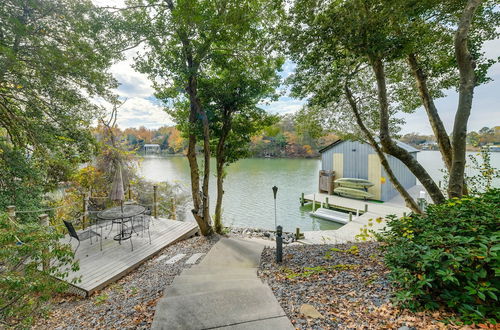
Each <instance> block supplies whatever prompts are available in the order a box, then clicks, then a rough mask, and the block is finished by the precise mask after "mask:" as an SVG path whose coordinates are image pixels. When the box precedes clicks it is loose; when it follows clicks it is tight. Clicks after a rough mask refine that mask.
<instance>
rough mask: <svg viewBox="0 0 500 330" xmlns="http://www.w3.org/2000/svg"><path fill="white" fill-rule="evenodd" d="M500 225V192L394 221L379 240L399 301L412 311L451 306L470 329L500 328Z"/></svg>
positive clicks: (429, 209)
mask: <svg viewBox="0 0 500 330" xmlns="http://www.w3.org/2000/svg"><path fill="white" fill-rule="evenodd" d="M499 224H500V189H492V190H489V191H488V192H486V193H484V194H483V195H480V196H477V197H465V198H462V199H451V200H448V201H447V202H446V203H444V204H440V205H430V206H429V207H428V209H427V214H425V215H413V216H412V217H403V218H400V219H397V218H395V217H392V218H391V219H390V220H389V221H388V228H385V229H384V231H382V232H381V233H380V234H377V238H378V239H379V240H381V241H383V242H385V243H386V244H385V245H384V250H385V261H386V264H387V266H388V267H389V269H390V270H391V274H390V278H391V280H392V281H393V284H394V285H395V287H396V288H397V291H396V294H395V299H396V300H397V301H398V302H399V303H401V304H402V305H403V306H404V307H409V308H411V309H418V308H422V307H424V308H427V309H434V308H438V307H439V306H446V307H448V308H450V309H452V310H454V311H456V312H458V313H459V314H460V317H461V319H462V320H463V321H466V322H468V323H472V322H480V321H481V322H491V323H494V324H495V323H496V322H498V319H499V315H500V308H499V307H500V306H499V303H498V296H499V288H500V281H499V277H498V276H499V275H500V260H499V258H500V257H499V250H500V245H499V241H500V231H499Z"/></svg>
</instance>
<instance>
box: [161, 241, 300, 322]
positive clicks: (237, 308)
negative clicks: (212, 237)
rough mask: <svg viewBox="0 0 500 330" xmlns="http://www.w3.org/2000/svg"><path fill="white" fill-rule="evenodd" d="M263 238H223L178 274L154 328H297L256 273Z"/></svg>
mask: <svg viewBox="0 0 500 330" xmlns="http://www.w3.org/2000/svg"><path fill="white" fill-rule="evenodd" d="M263 248H264V245H263V244H260V243H257V242H250V241H246V240H240V239H232V238H231V239H229V238H221V240H220V241H219V242H217V244H215V245H214V246H213V248H212V249H211V250H210V252H209V253H208V254H207V255H206V257H205V258H204V259H203V260H202V262H201V263H200V264H198V265H195V266H193V267H191V268H189V269H186V270H184V271H183V272H182V273H181V275H179V276H178V277H176V278H175V279H174V281H173V283H172V285H171V286H169V287H168V288H167V289H166V290H165V292H164V297H163V298H162V299H161V300H160V301H159V302H158V304H157V306H156V313H155V317H154V321H153V324H152V329H238V330H240V329H262V330H266V329H269V330H271V329H276V330H280V329H294V328H293V326H292V324H291V323H290V321H289V320H288V318H287V317H286V315H285V312H284V311H283V309H282V308H281V306H280V304H279V303H278V301H277V300H276V298H275V296H274V294H273V293H272V291H271V289H270V288H269V287H268V286H267V285H266V284H264V283H263V282H262V281H261V280H260V279H259V278H258V277H257V267H258V266H259V262H260V256H261V253H262V250H263Z"/></svg>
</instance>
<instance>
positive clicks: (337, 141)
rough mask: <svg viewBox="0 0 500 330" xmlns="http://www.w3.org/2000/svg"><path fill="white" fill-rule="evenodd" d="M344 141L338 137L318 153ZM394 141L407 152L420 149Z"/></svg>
mask: <svg viewBox="0 0 500 330" xmlns="http://www.w3.org/2000/svg"><path fill="white" fill-rule="evenodd" d="M345 141H346V140H342V139H338V140H336V141H334V142H333V143H331V144H329V145H327V146H326V147H324V148H323V149H321V150H320V151H319V153H323V152H325V151H327V150H329V149H331V148H333V147H335V146H336V145H338V144H341V143H342V142H345ZM394 141H396V144H397V145H398V147H400V148H403V149H405V150H406V151H408V152H409V153H413V152H419V151H420V150H418V149H417V148H414V147H412V146H411V145H409V144H406V143H404V142H401V141H399V140H394ZM360 143H365V142H361V141H360Z"/></svg>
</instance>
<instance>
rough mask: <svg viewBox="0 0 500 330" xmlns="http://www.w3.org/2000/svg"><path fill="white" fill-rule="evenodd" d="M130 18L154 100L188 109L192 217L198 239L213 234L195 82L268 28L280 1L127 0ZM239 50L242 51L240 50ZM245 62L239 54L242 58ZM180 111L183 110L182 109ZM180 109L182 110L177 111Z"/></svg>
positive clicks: (206, 132)
mask: <svg viewBox="0 0 500 330" xmlns="http://www.w3.org/2000/svg"><path fill="white" fill-rule="evenodd" d="M129 5H130V8H131V9H135V10H132V11H130V16H131V20H132V21H133V22H134V23H133V24H135V25H136V26H138V27H139V28H140V29H141V32H142V34H143V36H144V38H145V40H146V42H147V45H148V47H149V49H148V50H147V51H146V53H145V54H144V55H143V56H141V57H140V59H139V61H138V68H139V69H140V70H141V71H142V72H145V73H148V74H149V75H150V77H151V78H152V79H153V80H154V81H155V84H154V87H155V89H156V91H157V93H156V96H157V97H158V98H160V99H161V100H163V101H165V103H166V104H170V105H171V104H172V102H176V103H177V104H183V103H186V104H187V105H188V108H189V112H188V119H189V125H188V126H187V129H188V141H189V142H188V151H187V158H188V161H189V166H190V172H191V194H192V197H193V210H192V213H193V215H194V217H195V219H196V221H197V223H198V225H199V227H200V230H201V232H202V234H203V235H208V234H210V233H211V232H212V226H211V219H210V209H209V190H208V187H209V178H210V154H211V150H210V124H209V118H208V116H207V111H206V109H205V107H204V106H203V104H202V102H201V99H200V93H199V84H200V79H202V78H203V77H204V76H206V75H208V74H209V72H210V71H211V70H212V71H213V70H215V68H217V67H218V66H220V65H224V62H225V61H226V60H228V59H233V58H239V57H240V55H241V52H243V53H245V52H247V51H248V49H246V48H245V46H246V44H241V42H240V41H241V40H243V39H244V37H245V36H250V37H251V35H252V33H254V31H258V30H259V29H263V28H265V27H266V28H267V26H266V24H267V25H272V24H273V22H274V21H275V19H274V18H273V17H274V16H275V15H276V11H277V10H279V9H280V8H281V3H280V2H279V1H278V2H277V1H270V0H251V1H245V2H241V1H236V0H216V1H213V0H211V1H209V0H176V1H175V0H166V1H158V0H148V1H144V0H132V1H130V3H129ZM240 46H243V47H240ZM242 58H243V59H244V56H243V57H242ZM181 108H182V107H181ZM181 111H182V110H181ZM198 127H201V129H202V137H203V139H202V141H203V157H204V162H203V180H202V187H201V190H200V169H199V167H198V163H197V160H196V144H197V142H198V140H199V139H198V134H197V129H198Z"/></svg>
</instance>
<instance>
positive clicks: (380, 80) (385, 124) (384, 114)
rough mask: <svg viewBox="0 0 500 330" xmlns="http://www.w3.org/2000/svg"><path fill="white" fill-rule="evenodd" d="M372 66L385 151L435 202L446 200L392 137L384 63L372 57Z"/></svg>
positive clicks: (428, 176)
mask: <svg viewBox="0 0 500 330" xmlns="http://www.w3.org/2000/svg"><path fill="white" fill-rule="evenodd" d="M372 68H373V72H374V73H375V77H376V79H377V89H378V100H379V108H380V143H381V144H382V147H383V151H384V152H386V153H388V154H390V155H391V156H394V157H396V158H397V159H399V160H400V161H401V162H403V164H405V165H406V167H408V169H409V170H410V171H411V172H412V173H413V174H414V175H415V176H416V177H417V179H418V180H419V181H420V182H421V183H422V185H423V186H424V188H425V189H426V190H427V192H428V193H429V195H430V196H431V198H432V201H433V202H434V203H435V204H441V203H443V202H444V201H445V198H444V196H443V193H442V192H441V189H439V187H438V185H437V184H436V183H435V182H434V180H432V178H431V176H430V175H429V173H427V171H426V170H425V168H424V167H423V166H422V165H420V163H419V162H418V161H417V160H416V159H415V158H413V156H412V155H411V154H410V153H409V152H408V151H406V150H405V149H403V148H401V147H399V146H398V145H397V144H396V143H395V142H394V141H393V140H392V138H391V135H390V130H389V103H388V100H387V87H386V82H385V72H384V64H383V63H382V60H381V59H379V58H376V59H372Z"/></svg>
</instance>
